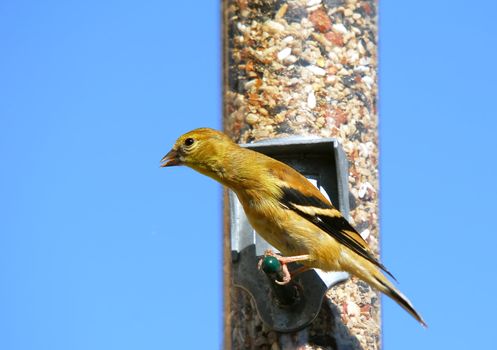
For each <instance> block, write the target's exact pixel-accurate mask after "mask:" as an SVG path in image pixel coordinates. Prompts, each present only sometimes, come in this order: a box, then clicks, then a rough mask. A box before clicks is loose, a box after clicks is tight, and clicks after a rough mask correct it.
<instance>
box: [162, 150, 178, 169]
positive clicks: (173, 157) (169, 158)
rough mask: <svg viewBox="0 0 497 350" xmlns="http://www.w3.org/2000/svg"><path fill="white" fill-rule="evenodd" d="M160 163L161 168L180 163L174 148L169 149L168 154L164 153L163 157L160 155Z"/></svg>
mask: <svg viewBox="0 0 497 350" xmlns="http://www.w3.org/2000/svg"><path fill="white" fill-rule="evenodd" d="M160 163H161V165H160V166H161V168H165V167H167V166H173V165H179V164H181V162H180V160H179V158H178V152H176V151H175V150H174V149H172V150H170V151H169V153H168V154H166V155H165V156H164V157H162V159H161V160H160Z"/></svg>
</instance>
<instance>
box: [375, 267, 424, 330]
mask: <svg viewBox="0 0 497 350" xmlns="http://www.w3.org/2000/svg"><path fill="white" fill-rule="evenodd" d="M378 275H380V276H381V277H380V278H378V277H377V276H374V279H375V280H376V282H377V283H378V284H379V285H380V286H381V287H378V289H379V290H380V291H381V292H383V293H384V294H386V295H388V296H389V297H390V298H392V299H393V300H395V301H396V302H397V304H399V305H400V306H402V307H403V308H404V310H406V311H407V312H409V313H410V314H411V315H412V317H414V318H415V319H416V320H417V321H418V322H419V323H421V325H422V326H423V327H425V328H427V327H428V325H427V324H426V322H425V320H423V317H421V315H420V314H419V312H417V311H416V309H415V308H414V306H413V305H412V303H411V301H410V300H409V299H408V298H407V297H406V296H405V295H404V294H402V293H401V292H400V291H399V290H398V289H397V288H395V287H394V286H393V285H392V283H391V282H390V281H388V280H387V279H386V277H385V276H383V275H382V274H381V273H380V272H379V271H378Z"/></svg>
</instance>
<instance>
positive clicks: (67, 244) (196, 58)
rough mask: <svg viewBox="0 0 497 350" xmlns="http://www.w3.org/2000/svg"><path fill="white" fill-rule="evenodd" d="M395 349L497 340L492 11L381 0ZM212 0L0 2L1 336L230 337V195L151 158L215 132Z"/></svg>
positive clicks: (125, 345) (54, 345) (389, 335)
mask: <svg viewBox="0 0 497 350" xmlns="http://www.w3.org/2000/svg"><path fill="white" fill-rule="evenodd" d="M380 10H381V11H380V14H381V36H380V60H381V69H380V88H381V92H380V97H381V99H380V114H381V116H380V121H381V125H380V139H381V194H382V196H381V224H382V249H383V256H382V259H383V261H384V263H385V264H386V266H388V267H389V268H390V270H391V271H392V272H393V273H394V274H395V275H396V276H397V277H398V278H399V281H400V282H401V284H400V288H401V289H402V290H403V291H404V292H405V293H406V294H407V295H409V297H410V298H411V299H412V300H413V302H414V304H415V305H416V306H417V308H418V309H419V310H420V311H421V312H422V313H423V315H424V317H425V319H426V320H427V322H428V323H429V325H430V328H429V329H428V330H424V329H422V328H421V327H419V326H418V325H417V324H416V323H415V322H414V321H413V320H411V319H410V318H409V316H408V315H407V314H406V313H405V312H404V311H403V310H401V309H400V308H399V307H398V306H397V305H395V304H394V303H393V302H391V301H390V300H386V299H384V348H385V349H440V348H447V349H467V348H488V346H489V345H488V344H489V342H490V337H489V335H491V334H493V323H494V315H495V314H496V312H497V307H496V306H495V303H494V302H493V300H494V298H493V297H494V295H493V294H494V293H493V291H494V290H495V288H496V283H495V281H494V280H493V279H492V276H494V275H495V267H496V266H497V264H496V263H495V262H494V261H493V260H492V258H493V256H494V255H495V252H494V247H495V246H496V244H497V238H496V236H497V232H496V228H495V225H494V222H493V216H494V211H495V198H497V181H496V180H497V176H496V172H497V161H496V156H495V150H497V141H496V137H495V130H496V128H497V121H496V118H497V113H496V110H497V108H496V107H495V101H496V98H497V93H496V88H495V82H496V81H497V73H496V69H495V67H494V66H495V63H496V62H497V45H496V44H497V42H496V39H495V37H496V35H497V30H496V27H495V25H493V24H492V23H494V16H493V14H494V13H495V12H496V10H497V4H495V3H494V2H492V1H482V2H480V3H479V4H477V5H474V4H473V3H471V2H469V1H437V2H430V1H418V2H415V3H414V2H398V1H389V0H385V1H381V8H380ZM219 11H220V10H219V3H218V2H217V1H196V2H179V1H177V2H171V3H166V2H163V1H140V2H138V1H119V2H118V1H106V2H101V1H85V2H70V1H44V2H38V1H22V0H16V1H10V0H4V1H2V2H1V3H0V52H2V54H1V55H0V96H1V98H0V152H1V153H0V154H1V158H2V161H1V163H0V211H1V213H2V214H1V220H0V348H2V349H22V350H24V349H26V350H27V349H33V350H34V349H36V350H43V349H47V350H49V349H50V350H56V349H92V350H94V349H96V350H98V349H164V348H173V347H174V346H175V345H178V344H182V345H184V346H185V347H186V348H206V349H207V348H219V347H220V344H221V341H222V340H221V327H222V325H221V314H220V311H221V305H222V300H221V240H220V238H221V210H220V208H221V207H220V203H221V188H220V187H219V186H218V185H217V184H215V183H214V182H213V181H211V180H209V179H207V178H205V177H203V176H200V175H199V174H196V173H194V172H193V171H191V170H189V169H186V168H175V169H174V170H173V169H169V170H171V171H166V170H164V169H159V167H158V165H159V160H160V158H161V157H162V155H163V154H164V153H165V152H166V151H167V150H168V149H169V147H170V145H171V144H172V142H173V141H174V139H175V138H176V137H177V136H178V135H179V134H181V133H183V132H184V131H187V130H190V129H192V128H195V127H198V126H211V127H215V128H219V127H220V113H221V102H220V96H221V86H220V42H219V33H220V28H219V14H220V12H219Z"/></svg>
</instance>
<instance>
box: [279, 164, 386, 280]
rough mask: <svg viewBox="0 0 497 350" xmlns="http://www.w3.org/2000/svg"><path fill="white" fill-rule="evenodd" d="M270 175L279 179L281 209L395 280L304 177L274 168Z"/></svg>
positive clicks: (357, 234) (361, 239)
mask: <svg viewBox="0 0 497 350" xmlns="http://www.w3.org/2000/svg"><path fill="white" fill-rule="evenodd" d="M278 165H279V164H278ZM271 173H272V174H273V176H276V177H277V178H278V179H279V180H280V189H281V196H280V198H279V201H280V204H281V205H282V206H284V207H286V208H288V209H290V210H293V211H294V212H296V213H297V214H299V215H300V216H302V217H303V218H305V219H307V220H308V221H310V222H312V223H313V224H314V225H316V226H317V227H319V228H320V229H321V230H323V231H325V232H326V233H328V234H329V235H330V236H331V237H333V238H334V239H335V240H337V241H338V242H339V243H340V244H343V245H344V246H346V247H347V248H349V249H350V250H352V251H353V252H355V253H357V254H358V255H360V256H362V257H363V258H365V259H366V260H368V261H370V262H371V263H373V264H374V265H376V266H378V267H379V268H381V269H382V270H383V271H385V272H386V273H387V274H389V275H390V276H391V277H392V278H393V279H395V277H394V276H393V275H392V274H391V273H390V272H389V271H388V270H387V269H386V268H385V266H383V264H381V263H380V262H379V261H378V260H377V259H376V258H375V257H374V256H373V254H372V253H371V251H370V250H369V246H368V244H367V242H366V241H365V240H364V239H363V238H362V237H361V235H360V234H359V233H358V232H357V231H356V230H355V229H354V228H353V227H352V225H350V224H349V222H348V221H347V220H346V219H345V218H344V217H343V216H342V214H341V213H340V211H338V210H337V209H336V208H335V207H334V206H333V205H332V204H331V203H330V202H329V200H328V199H327V198H326V197H325V196H323V194H322V193H321V192H320V191H319V190H318V189H317V188H316V187H314V186H313V185H312V184H311V183H310V182H309V181H308V180H307V179H306V178H305V177H304V176H302V175H301V174H299V173H298V172H296V171H295V170H293V169H291V168H287V167H286V166H285V167H284V168H283V167H279V166H278V167H273V168H272V170H271Z"/></svg>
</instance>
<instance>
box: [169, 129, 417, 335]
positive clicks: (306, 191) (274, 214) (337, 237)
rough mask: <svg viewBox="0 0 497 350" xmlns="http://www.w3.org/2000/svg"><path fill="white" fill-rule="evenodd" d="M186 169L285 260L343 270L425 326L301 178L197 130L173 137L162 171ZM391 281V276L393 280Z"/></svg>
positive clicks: (217, 134)
mask: <svg viewBox="0 0 497 350" xmlns="http://www.w3.org/2000/svg"><path fill="white" fill-rule="evenodd" d="M174 165H186V166H188V167H190V168H192V169H194V170H196V171H198V172H200V173H202V174H204V175H207V176H209V177H211V178H213V179H214V180H216V181H218V182H220V183H221V184H223V185H224V186H227V187H229V188H230V189H231V190H233V192H235V193H236V195H237V197H238V199H239V200H240V203H241V204H242V206H243V209H244V211H245V214H246V215H247V218H248V220H249V222H250V224H251V225H252V227H253V228H254V229H255V230H256V231H257V232H258V233H259V234H260V235H261V236H262V237H263V238H264V239H265V240H266V241H268V242H269V243H270V244H271V245H272V246H274V247H275V248H277V249H278V250H279V251H280V252H281V253H282V254H283V255H284V256H283V257H281V258H280V260H281V261H282V263H283V264H286V263H289V262H293V261H299V262H300V263H302V264H303V265H304V266H305V267H307V268H319V269H322V270H324V271H347V272H349V273H350V274H352V275H354V276H356V277H358V278H360V279H362V280H363V281H365V282H367V283H368V284H369V285H370V286H372V287H373V288H375V289H377V290H379V291H381V292H383V293H385V294H386V295H388V296H389V297H390V298H392V299H393V300H395V301H396V302H397V303H398V304H399V305H400V306H402V307H403V308H404V309H405V310H407V312H409V313H410V314H411V315H412V316H413V317H414V318H415V319H416V320H418V321H419V322H420V323H421V324H422V325H423V326H425V327H426V323H425V322H424V320H423V318H422V317H421V316H420V314H419V313H418V312H417V311H416V310H415V309H414V307H413V306H412V304H411V302H410V301H409V299H407V297H405V296H404V295H403V294H402V293H401V292H400V291H399V290H397V289H396V288H395V287H394V286H393V284H392V283H391V282H390V281H389V280H388V279H387V278H386V277H385V276H384V275H383V274H382V272H381V271H384V272H386V273H387V274H389V275H390V276H392V275H391V274H390V272H388V271H387V270H386V268H385V267H384V266H383V265H382V264H381V263H380V262H379V261H378V260H377V259H376V258H375V257H374V256H373V254H372V253H371V250H370V249H369V247H368V245H367V243H366V241H364V239H363V238H362V237H361V235H360V234H359V233H358V232H357V231H356V230H355V229H354V228H353V227H352V226H351V225H350V224H349V223H348V221H347V220H346V219H345V218H344V217H343V216H342V214H341V213H340V212H339V211H338V210H337V209H336V208H335V207H334V206H333V205H332V204H331V203H330V201H329V200H328V199H327V198H326V197H325V196H323V194H321V192H320V191H319V190H318V189H317V188H316V187H314V186H313V185H312V184H311V183H310V182H309V181H308V180H307V179H306V178H305V177H304V176H303V175H301V174H300V173H298V172H297V171H296V170H294V169H292V168H291V167H289V166H288V165H286V164H284V163H282V162H279V161H277V160H275V159H272V158H270V157H268V156H266V155H263V154H261V153H258V152H255V151H252V150H249V149H245V148H242V147H240V146H239V145H237V144H236V143H234V142H233V141H232V140H231V139H230V138H229V137H228V136H227V135H225V134H223V133H222V132H219V131H216V130H213V129H209V128H199V129H195V130H192V131H190V132H188V133H186V134H184V135H182V136H180V137H179V138H178V140H177V141H176V143H175V144H174V146H173V148H172V149H171V150H170V151H169V153H167V154H166V155H165V156H164V158H162V160H161V167H170V166H174ZM392 277H393V276H392Z"/></svg>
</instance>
